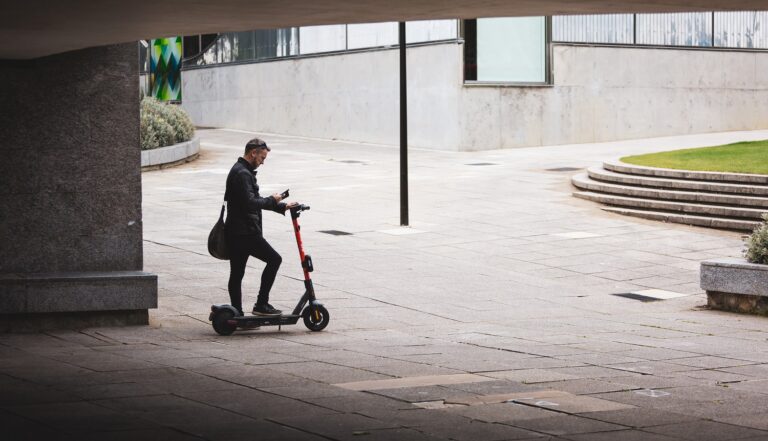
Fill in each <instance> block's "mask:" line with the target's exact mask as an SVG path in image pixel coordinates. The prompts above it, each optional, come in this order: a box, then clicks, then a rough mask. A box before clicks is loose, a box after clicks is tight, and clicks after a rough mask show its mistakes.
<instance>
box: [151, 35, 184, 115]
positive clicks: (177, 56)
mask: <svg viewBox="0 0 768 441" xmlns="http://www.w3.org/2000/svg"><path fill="white" fill-rule="evenodd" d="M181 41H182V39H181V37H170V38H158V39H156V40H152V45H151V46H150V53H151V57H150V66H149V78H150V90H151V93H152V96H153V97H155V98H157V99H159V100H163V101H181V54H182V53H183V52H182V48H181Z"/></svg>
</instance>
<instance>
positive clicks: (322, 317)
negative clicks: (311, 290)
mask: <svg viewBox="0 0 768 441" xmlns="http://www.w3.org/2000/svg"><path fill="white" fill-rule="evenodd" d="M330 320H331V316H330V315H329V314H328V310H327V309H325V306H323V305H317V306H308V307H307V309H306V310H305V312H304V325H305V326H306V327H307V329H309V330H310V331H314V332H317V331H322V330H323V329H325V327H326V326H328V322H329V321H330Z"/></svg>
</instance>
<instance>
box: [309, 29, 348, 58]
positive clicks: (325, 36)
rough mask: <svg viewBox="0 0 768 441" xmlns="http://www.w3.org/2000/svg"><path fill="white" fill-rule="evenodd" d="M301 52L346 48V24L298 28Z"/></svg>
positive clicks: (332, 50) (311, 52)
mask: <svg viewBox="0 0 768 441" xmlns="http://www.w3.org/2000/svg"><path fill="white" fill-rule="evenodd" d="M299 39H300V44H299V50H300V53H302V54H316V53H319V52H334V51H343V50H345V49H346V48H347V26H346V25H343V24H342V25H330V26H305V27H302V28H300V29H299Z"/></svg>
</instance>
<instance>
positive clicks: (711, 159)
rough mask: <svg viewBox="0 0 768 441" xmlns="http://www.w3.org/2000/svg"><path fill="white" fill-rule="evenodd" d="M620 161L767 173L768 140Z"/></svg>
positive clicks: (692, 168) (669, 166)
mask: <svg viewBox="0 0 768 441" xmlns="http://www.w3.org/2000/svg"><path fill="white" fill-rule="evenodd" d="M621 160H622V161H623V162H626V163H628V164H635V165H644V166H647V167H659V168H674V169H680V170H700V171H716V172H732V173H757V174H762V175H768V140H764V141H753V142H737V143H735V144H727V145H719V146H715V147H702V148H696V149H683V150H673V151H670V152H661V153H651V154H647V155H637V156H627V157H624V158H621Z"/></svg>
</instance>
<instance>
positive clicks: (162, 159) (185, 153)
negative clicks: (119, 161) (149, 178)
mask: <svg viewBox="0 0 768 441" xmlns="http://www.w3.org/2000/svg"><path fill="white" fill-rule="evenodd" d="M199 153H200V138H199V137H197V136H196V137H194V138H192V139H191V140H189V141H186V142H180V143H178V144H174V145H169V146H168V147H160V148H157V149H150V150H142V151H141V169H142V170H143V171H144V170H155V169H158V168H164V167H170V166H172V165H177V164H183V163H185V162H189V161H192V160H194V159H195V158H197V155H198V154H199Z"/></svg>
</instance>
